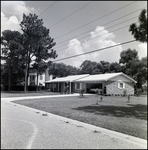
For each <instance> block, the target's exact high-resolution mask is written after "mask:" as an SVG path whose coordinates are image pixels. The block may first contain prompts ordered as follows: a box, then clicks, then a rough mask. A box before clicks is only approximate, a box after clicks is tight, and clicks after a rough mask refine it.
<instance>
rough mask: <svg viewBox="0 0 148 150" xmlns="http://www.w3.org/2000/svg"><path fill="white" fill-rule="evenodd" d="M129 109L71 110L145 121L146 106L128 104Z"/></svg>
mask: <svg viewBox="0 0 148 150" xmlns="http://www.w3.org/2000/svg"><path fill="white" fill-rule="evenodd" d="M128 105H129V106H130V107H122V106H103V105H94V106H92V105H91V106H84V107H77V108H73V109H76V110H81V111H85V112H90V113H94V114H98V115H106V116H115V117H135V118H137V119H143V120H147V106H146V105H141V104H137V105H132V104H128Z"/></svg>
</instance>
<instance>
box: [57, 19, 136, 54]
mask: <svg viewBox="0 0 148 150" xmlns="http://www.w3.org/2000/svg"><path fill="white" fill-rule="evenodd" d="M136 23H138V22H136ZM126 27H129V25H126V26H124V27H121V28H118V29H116V30H113V31H111V32H109V33H106V34H103V35H100V36H96V37H94V38H92V39H89V41H91V40H94V39H96V38H99V37H101V36H104V35H107V34H111V33H112V32H115V31H118V30H121V29H123V28H126ZM84 42H85V41H84ZM84 42H82V43H81V44H83V43H84ZM76 45H79V44H74V45H73V46H76ZM63 50H65V48H63V49H61V50H58V52H59V51H63Z"/></svg>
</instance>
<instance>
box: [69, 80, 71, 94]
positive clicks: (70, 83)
mask: <svg viewBox="0 0 148 150" xmlns="http://www.w3.org/2000/svg"><path fill="white" fill-rule="evenodd" d="M69 83H70V84H69V86H70V87H69V93H71V82H69Z"/></svg>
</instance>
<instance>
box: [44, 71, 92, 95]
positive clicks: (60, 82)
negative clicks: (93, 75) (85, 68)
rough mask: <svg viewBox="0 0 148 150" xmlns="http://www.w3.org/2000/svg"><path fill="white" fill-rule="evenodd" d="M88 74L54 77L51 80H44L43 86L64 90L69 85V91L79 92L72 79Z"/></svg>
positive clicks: (59, 90)
mask: <svg viewBox="0 0 148 150" xmlns="http://www.w3.org/2000/svg"><path fill="white" fill-rule="evenodd" d="M87 76H89V74H83V75H71V76H67V77H61V78H56V79H53V80H49V81H45V88H46V89H51V91H54V92H64V90H65V87H69V89H68V90H69V92H70V93H72V92H79V88H80V87H77V86H75V84H74V81H75V80H78V79H82V78H84V77H87Z"/></svg>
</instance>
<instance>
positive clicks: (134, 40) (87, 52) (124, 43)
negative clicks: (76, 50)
mask: <svg viewBox="0 0 148 150" xmlns="http://www.w3.org/2000/svg"><path fill="white" fill-rule="evenodd" d="M135 41H136V40H132V41H127V42H124V43H120V44H116V45H113V46H109V47H105V48H101V49H97V50H93V51H90V52H86V53H81V54H78V55H73V56H69V57H65V58H61V59H58V60H55V61H52V62H57V61H61V60H65V59H70V58H74V57H78V56H82V55H86V54H90V53H94V52H97V51H102V50H105V49H109V48H113V47H117V46H119V45H124V44H128V43H132V42H135Z"/></svg>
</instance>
